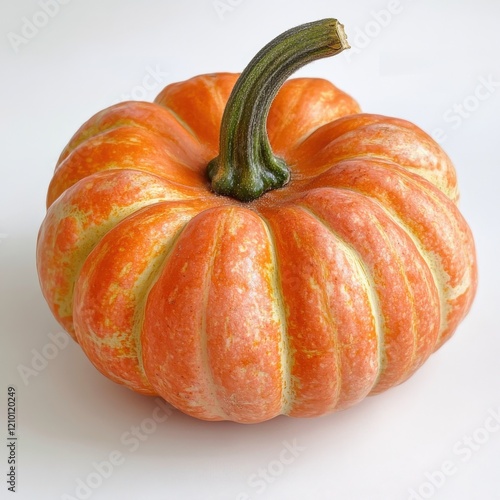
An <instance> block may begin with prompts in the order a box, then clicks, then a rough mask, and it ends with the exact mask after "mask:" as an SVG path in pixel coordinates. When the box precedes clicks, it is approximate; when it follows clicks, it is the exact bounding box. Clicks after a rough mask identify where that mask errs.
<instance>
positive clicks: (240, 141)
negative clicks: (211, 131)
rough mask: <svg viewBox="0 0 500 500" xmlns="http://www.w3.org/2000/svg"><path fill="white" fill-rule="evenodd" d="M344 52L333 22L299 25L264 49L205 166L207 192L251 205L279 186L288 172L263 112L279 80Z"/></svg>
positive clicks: (230, 105)
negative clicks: (217, 147)
mask: <svg viewBox="0 0 500 500" xmlns="http://www.w3.org/2000/svg"><path fill="white" fill-rule="evenodd" d="M346 48H349V45H348V43H347V38H346V36H345V34H344V30H343V26H342V25H341V24H340V23H339V22H338V21H337V20H336V19H323V20H321V21H315V22H312V23H307V24H302V25H300V26H297V27H295V28H292V29H291V30H288V31H286V32H285V33H283V34H281V35H280V36H278V37H277V38H275V39H274V40H272V41H271V42H270V43H269V44H267V45H266V46H265V47H264V48H263V49H262V50H261V51H260V52H259V53H258V54H257V55H256V56H255V57H254V58H253V59H252V61H251V62H250V63H249V65H248V66H247V67H246V68H245V70H244V71H243V73H242V74H241V75H240V77H239V79H238V81H237V82H236V85H235V86H234V89H233V91H232V93H231V95H230V97H229V100H228V102H227V105H226V108H225V110H224V115H223V117H222V124H221V130H220V152H219V156H217V157H216V158H214V159H213V160H212V161H211V162H210V163H209V164H208V167H207V173H208V176H209V179H210V180H211V182H212V189H213V190H214V191H215V192H216V193H218V194H221V195H225V196H231V197H233V198H236V199H238V200H240V201H251V200H254V199H256V198H258V197H260V196H261V195H262V194H264V193H265V192H266V191H269V190H270V189H276V188H279V187H282V186H284V185H285V184H286V183H287V182H288V181H289V179H290V171H289V169H288V167H287V165H286V163H285V161H284V160H283V159H281V158H278V157H276V156H275V155H274V153H273V151H272V149H271V145H270V144H269V139H268V136H267V130H266V123H267V116H268V114H269V108H270V106H271V103H272V101H273V99H274V97H275V96H276V94H277V92H278V90H279V89H280V87H281V86H282V85H283V83H284V82H285V80H286V79H287V78H288V77H289V76H290V75H291V74H292V73H294V72H295V71H297V70H298V69H299V68H301V67H302V66H304V65H306V64H308V63H310V62H312V61H314V60H316V59H321V58H323V57H329V56H333V55H335V54H338V53H339V52H341V51H342V50H344V49H346Z"/></svg>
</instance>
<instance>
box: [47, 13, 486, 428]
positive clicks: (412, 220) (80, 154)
mask: <svg viewBox="0 0 500 500" xmlns="http://www.w3.org/2000/svg"><path fill="white" fill-rule="evenodd" d="M339 26H340V28H339ZM341 28H342V26H341V25H340V24H339V23H338V21H336V20H323V21H318V22H316V23H310V24H307V25H302V26H300V27H297V28H295V29H294V30H290V31H289V32H287V33H285V34H283V35H281V36H280V37H278V38H277V39H275V41H273V42H271V43H270V44H269V45H268V46H266V48H265V49H263V51H261V52H260V53H259V54H258V55H257V56H256V58H255V60H256V61H257V64H256V65H252V63H250V65H249V67H248V68H247V69H246V70H245V72H244V73H243V76H244V77H242V78H241V79H238V77H239V75H237V74H231V73H216V74H210V75H201V76H197V77H195V78H192V79H190V80H187V81H185V82H180V83H174V84H171V85H168V86H167V87H166V88H165V89H164V90H163V91H162V92H161V93H160V94H159V95H158V97H157V98H156V100H155V102H154V103H147V102H125V103H120V104H117V105H114V106H111V107H110V108H107V109H105V110H103V111H101V112H99V113H97V114H96V115H94V116H93V117H92V118H90V119H89V120H88V121H87V122H86V123H85V124H84V125H83V126H82V127H81V128H80V129H79V130H78V131H77V132H76V134H75V135H74V136H73V138H72V139H71V140H70V142H69V144H68V145H67V146H66V148H65V149H64V151H63V152H62V154H61V156H60V158H59V161H58V163H57V166H56V170H55V173H54V176H53V178H52V181H51V183H50V186H49V190H48V195H47V208H48V210H47V215H46V217H45V219H44V221H43V223H42V226H41V228H40V232H39V236H38V244H37V267H38V273H39V278H40V283H41V288H42V291H43V294H44V296H45V299H46V300H47V302H48V304H49V306H50V308H51V311H52V313H53V314H54V317H55V318H56V319H57V321H58V322H59V323H60V324H61V325H62V327H63V328H64V329H65V330H66V331H67V332H68V333H69V334H70V335H71V336H72V337H73V338H74V339H75V340H76V341H77V342H78V343H79V344H80V346H81V347H82V349H83V350H84V352H85V354H86V355H87V356H88V358H89V359H90V361H91V362H92V363H93V364H94V365H95V366H96V368H97V369H98V370H99V371H101V372H102V373H103V374H104V375H106V376H107V377H108V378H110V379H111V380H113V381H115V382H117V383H120V384H123V385H125V386H126V387H128V388H130V389H132V390H134V391H137V392H139V393H142V394H147V395H159V396H161V397H163V398H164V399H165V400H166V401H168V402H169V403H171V404H172V405H173V406H175V407H176V408H178V409H179V410H181V411H183V412H185V413H187V414H189V415H191V416H194V417H196V418H199V419H203V420H212V421H215V420H232V421H235V422H241V423H256V422H261V421H264V420H268V419H271V418H273V417H276V416H277V415H280V414H284V415H290V416H293V417H314V416H320V415H324V414H328V413H331V412H333V411H337V410H342V409H345V408H348V407H349V406H351V405H353V404H355V403H357V402H359V401H361V400H363V399H364V398H365V397H366V396H368V395H372V394H377V393H380V392H382V391H384V390H386V389H388V388H390V387H393V386H395V385H397V384H400V383H402V382H404V381H405V380H406V379H407V378H408V377H410V376H411V375H412V374H413V373H414V372H415V370H417V369H418V368H419V367H420V366H421V365H422V363H423V362H424V361H425V360H426V359H427V358H428V357H429V356H430V354H432V352H434V351H435V350H436V349H438V348H439V347H440V346H441V345H442V344H443V343H444V342H446V341H447V340H448V339H449V338H450V337H451V335H452V334H453V333H454V331H455V330H456V328H457V326H458V324H459V323H460V321H461V320H462V319H463V318H464V317H465V315H466V314H467V312H468V311H469V309H470V307H471V304H472V301H473V299H474V295H475V292H476V287H477V264H476V257H475V249H474V241H473V237H472V234H471V231H470V229H469V227H468V225H467V223H466V222H465V220H464V218H463V217H462V215H461V214H460V212H459V210H458V208H457V205H456V204H457V202H458V188H457V180H456V175H455V170H454V167H453V165H452V163H451V161H450V159H449V158H448V156H447V155H446V154H445V152H444V151H443V150H442V149H441V148H440V147H439V145H438V144H437V143H435V142H434V141H433V140H432V139H431V138H430V137H429V136H428V135H427V134H426V133H425V132H423V131H422V130H421V129H419V128H418V127H417V126H416V125H414V124H412V123H410V122H408V121H405V120H401V119H398V118H390V117H385V116H381V115H374V114H367V113H361V111H360V108H359V106H358V104H357V102H356V101H355V100H354V99H352V98H351V97H350V96H349V95H347V94H346V93H344V92H342V91H341V90H339V89H338V88H336V87H335V86H334V85H332V84H331V83H329V82H327V81H326V80H322V79H316V78H296V79H291V80H287V81H286V82H285V83H284V84H283V85H282V86H281V84H282V82H283V81H285V79H286V78H287V77H288V76H289V74H290V72H291V70H290V71H289V69H287V68H284V70H283V72H282V75H281V76H280V77H279V78H277V77H276V75H277V74H278V73H276V72H275V70H276V67H275V66H273V65H274V64H276V61H277V62H279V63H280V64H281V62H282V61H288V62H290V64H291V66H290V67H292V66H293V69H296V68H297V67H300V65H303V64H305V63H306V62H309V61H311V60H313V59H317V58H319V57H326V56H328V55H333V54H335V53H338V52H339V51H341V50H343V49H345V48H346V47H348V45H347V42H346V39H345V35H343V32H342V29H341ZM305 35H307V36H305ZM308 37H309V38H308ZM266 49H267V51H266ZM287 51H288V52H287ZM295 52H297V54H298V56H297V54H296V53H295ZM283 54H285V55H286V54H287V57H285V56H284V55H283ZM288 56H290V57H288ZM273 57H274V58H275V59H273ZM280 61H281V62H280ZM288 62H287V64H288ZM256 67H257V68H258V71H257V70H256V69H255V68H256ZM249 68H250V69H249ZM260 68H263V69H262V71H263V72H266V71H267V72H268V76H269V80H268V81H270V82H271V83H272V85H274V88H275V89H276V91H277V89H278V88H279V91H278V92H277V94H276V92H274V91H273V89H272V88H271V89H269V88H267V87H266V85H267V83H266V82H265V81H264V80H262V81H261V82H260V80H259V71H261V69H260ZM245 78H246V82H248V81H253V80H252V79H254V81H255V82H260V83H259V84H258V85H256V86H255V85H254V88H256V89H257V93H256V94H253V90H250V91H249V93H248V94H245V93H246V92H247V87H245V85H246V83H241V82H242V81H243V80H245ZM280 78H281V80H280ZM237 81H238V82H237ZM278 84H279V85H278ZM233 88H234V92H232V91H233ZM259 89H263V90H259ZM259 92H260V93H261V95H259ZM241 95H243V98H244V99H247V102H249V103H250V108H248V109H246V108H245V109H246V111H245V113H243V114H241V115H237V116H239V118H238V119H237V120H233V122H231V119H232V118H231V113H228V111H227V108H231V109H232V110H233V111H234V110H235V109H236V110H239V109H244V108H242V107H241V104H242V102H243V101H241V102H240V101H239V100H238V99H239V97H238V96H241ZM235 96H236V97H235ZM262 96H264V97H263V99H264V100H263V101H262V102H264V103H267V104H266V106H267V107H266V108H265V110H264V111H263V110H262V109H260V108H259V106H260V103H261V101H260V100H259V99H261V97H262ZM274 96H275V97H274ZM273 97H274V100H273ZM254 98H255V99H254ZM228 101H229V103H228ZM271 102H272V104H271ZM226 103H228V105H227V108H226ZM251 106H254V109H257V111H258V112H257V114H256V115H255V116H256V118H255V119H256V120H257V119H258V120H260V123H261V130H260V132H259V131H258V130H257V129H255V130H257V134H256V135H255V137H257V138H258V140H259V141H260V142H259V143H258V144H257V143H251V147H248V148H247V147H245V148H243V147H242V144H243V143H244V142H238V141H237V140H236V139H234V141H235V142H234V144H235V145H236V146H233V145H232V144H233V142H231V141H233V139H232V138H231V137H230V136H228V135H224V133H225V132H223V131H224V130H229V127H225V124H227V123H233V125H234V124H236V125H235V128H234V130H236V132H235V134H236V135H235V137H236V138H238V137H239V138H243V139H242V141H245V140H247V139H248V138H249V137H250V138H251V136H250V135H249V134H247V133H246V129H244V128H242V129H238V127H239V126H240V125H239V123H240V118H242V117H243V118H242V121H241V122H242V123H247V122H246V121H245V120H246V119H247V117H249V116H253V115H252V114H251V113H252V112H253V111H252V109H251ZM269 106H270V107H269ZM259 109H260V110H259ZM238 112H239V111H238ZM259 113H260V114H259ZM223 114H224V116H223ZM226 117H229V118H226ZM227 120H229V121H227ZM255 123H257V122H255ZM255 123H254V122H252V121H251V120H250V121H248V124H249V126H254V125H255ZM266 125H267V126H266ZM262 128H265V132H264V133H262ZM231 130H233V129H231ZM242 130H243V133H242V132H241V131H242ZM238 134H239V135H238ZM228 138H229V139H228ZM226 139H227V141H226ZM227 144H229V145H230V146H231V148H233V149H232V150H231V151H233V152H236V153H237V154H236V156H234V161H235V162H239V161H240V160H241V159H242V158H243V160H245V157H244V155H243V156H241V155H240V151H244V152H245V153H244V154H246V153H248V154H249V155H250V156H249V158H250V157H252V158H253V156H252V155H254V154H255V153H257V156H258V155H259V154H260V155H261V156H260V157H259V158H260V159H258V161H261V160H262V158H264V160H265V161H266V162H269V163H268V164H264V167H265V168H268V165H271V167H270V168H271V170H268V171H266V170H265V168H264V170H261V171H260V173H261V174H262V175H263V176H264V177H265V179H264V181H263V182H264V183H263V184H258V185H257V187H255V185H254V186H252V185H251V183H247V180H248V179H249V178H250V177H245V176H243V177H238V179H242V180H243V181H242V182H243V183H242V184H241V185H240V184H238V182H240V181H239V180H238V181H237V182H236V183H235V178H236V177H232V176H234V175H240V174H241V173H242V172H244V173H245V175H247V174H248V175H250V174H249V172H250V171H251V169H252V168H253V167H254V165H253V164H252V163H248V164H247V166H248V168H249V169H250V170H248V171H244V170H238V171H236V170H234V171H232V170H231V168H232V163H231V162H232V161H233V159H231V158H233V157H230V156H227V154H226V153H227V151H226V149H223V147H225V146H224V145H227ZM249 144H250V143H249ZM240 146H241V147H240ZM254 146H255V147H254ZM261 146H263V147H264V149H263V150H259V149H258V148H260V147H261ZM266 147H267V148H268V149H267V150H266V149H265V148H266ZM269 147H270V148H272V152H273V154H275V155H276V157H278V159H277V160H275V159H273V158H271V156H269V151H270V149H269ZM234 148H235V149H234ZM238 148H240V149H238ZM266 154H267V156H266ZM225 155H226V156H225ZM238 155H240V156H238ZM262 155H263V156H262ZM257 156H255V158H257ZM228 158H229V160H228ZM245 161H246V160H245ZM255 165H257V164H255ZM259 165H260V164H259ZM259 165H257V167H259V168H260V166H259ZM227 167H229V169H228V168H227ZM257 167H256V168H257ZM245 168H246V167H245ZM284 168H286V169H287V170H283V169H284ZM217 169H219V170H217ZM272 169H275V170H272ZM280 169H281V170H280ZM256 171H257V170H256ZM214 172H215V173H214ZM221 172H222V174H221ZM276 172H278V173H276ZM283 172H285V173H283ZM227 174H228V175H229V176H228V177H223V176H224V175H227ZM275 174H276V177H274V178H273V176H274V175H275ZM285 175H286V178H285ZM280 176H281V177H280ZM264 177H263V178H264ZM210 180H212V184H211V183H210ZM265 183H269V184H265ZM273 183H274V184H273ZM276 183H281V184H276ZM284 183H286V185H285V186H284V187H282V188H281V189H277V188H276V187H279V186H282V185H283V184H284ZM261 186H264V189H262V188H261ZM247 188H248V189H250V190H253V191H252V192H251V193H250V191H248V192H246V191H245V190H246V189H247ZM218 189H221V190H222V191H219V190H218ZM231 190H232V191H231ZM266 190H267V192H265V191H266ZM220 192H223V193H224V194H225V195H224V196H221V195H220V194H217V193H220ZM262 192H265V193H264V194H262ZM228 193H233V194H234V196H233V194H228ZM249 193H250V194H249ZM255 193H257V194H255ZM254 198H255V199H254ZM250 199H252V200H253V201H248V200H250ZM238 200H245V201H238Z"/></svg>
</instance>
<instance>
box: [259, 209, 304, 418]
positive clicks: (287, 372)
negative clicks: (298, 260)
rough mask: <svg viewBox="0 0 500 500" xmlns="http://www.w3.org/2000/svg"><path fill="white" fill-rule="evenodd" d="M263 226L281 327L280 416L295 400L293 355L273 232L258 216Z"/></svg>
mask: <svg viewBox="0 0 500 500" xmlns="http://www.w3.org/2000/svg"><path fill="white" fill-rule="evenodd" d="M258 215H259V217H260V218H261V220H262V223H263V225H264V229H265V231H266V233H267V236H268V239H269V248H270V250H271V255H272V259H273V271H274V272H273V276H274V278H273V281H272V289H273V291H274V292H275V294H274V295H275V309H276V310H277V313H278V316H279V318H280V320H281V321H280V326H281V347H280V351H281V367H282V376H281V378H282V403H281V414H282V415H288V414H289V413H290V411H291V409H292V407H293V402H294V399H295V394H294V389H293V382H292V375H291V371H292V366H293V364H294V357H293V353H292V351H291V349H290V338H289V334H288V328H287V313H286V305H285V299H284V296H283V290H282V286H281V277H280V274H281V273H280V264H279V258H278V253H277V251H276V244H275V237H274V234H273V231H272V229H271V227H270V225H269V222H268V221H267V219H266V217H265V216H264V215H263V214H262V213H259V214H258Z"/></svg>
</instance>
